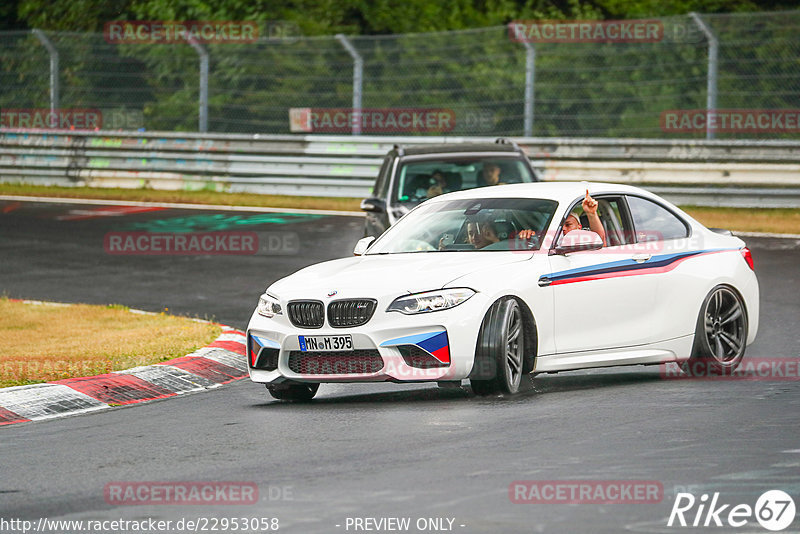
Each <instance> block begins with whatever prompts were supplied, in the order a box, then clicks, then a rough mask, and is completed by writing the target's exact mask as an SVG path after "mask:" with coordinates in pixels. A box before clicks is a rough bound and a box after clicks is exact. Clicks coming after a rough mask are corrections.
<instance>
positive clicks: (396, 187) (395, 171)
mask: <svg viewBox="0 0 800 534" xmlns="http://www.w3.org/2000/svg"><path fill="white" fill-rule="evenodd" d="M498 171H499V173H498ZM538 181H539V177H538V175H537V173H536V172H535V171H534V169H533V167H532V166H531V162H530V160H529V159H528V157H527V156H526V155H525V152H523V150H522V149H521V148H520V147H519V146H517V144H516V143H514V142H512V141H508V140H506V139H498V140H497V141H495V142H494V143H459V144H455V143H454V144H445V145H422V146H411V147H401V146H398V145H395V146H394V148H393V149H392V150H390V151H389V153H388V154H387V155H386V158H385V159H384V160H383V165H381V170H380V172H379V173H378V179H377V180H376V181H375V187H374V188H373V190H372V196H371V197H370V198H366V199H364V200H363V201H361V209H362V210H364V211H365V212H367V216H366V222H365V226H364V236H365V237H367V236H375V237H377V236H379V235H381V234H382V233H383V232H384V231H386V229H387V228H389V226H391V225H392V224H394V223H395V222H396V221H397V220H398V219H399V218H400V217H402V216H403V215H405V214H406V213H408V211H409V210H410V209H411V208H413V207H414V206H416V205H417V204H419V203H420V202H423V201H424V200H427V199H428V198H431V197H432V196H434V195H438V194H441V193H449V192H451V191H460V190H462V189H472V188H474V187H482V186H486V185H495V184H498V185H499V184H510V183H520V182H538Z"/></svg>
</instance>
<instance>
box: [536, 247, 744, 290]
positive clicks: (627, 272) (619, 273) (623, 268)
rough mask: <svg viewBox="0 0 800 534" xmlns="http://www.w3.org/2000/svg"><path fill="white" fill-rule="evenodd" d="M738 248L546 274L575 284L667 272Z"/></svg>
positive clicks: (552, 281)
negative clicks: (693, 259) (696, 260)
mask: <svg viewBox="0 0 800 534" xmlns="http://www.w3.org/2000/svg"><path fill="white" fill-rule="evenodd" d="M732 250H738V249H735V248H723V249H710V250H696V251H692V252H679V253H675V254H660V255H657V256H653V257H652V258H650V259H649V260H647V261H644V262H637V261H634V260H632V259H625V260H620V261H612V262H608V263H601V264H598V265H592V266H588V267H580V268H577V269H569V270H566V271H558V272H555V273H551V274H547V275H544V276H543V277H542V278H548V279H549V280H550V285H551V286H556V285H561V284H574V283H576V282H586V281H589V280H602V279H605V278H619V277H623V276H638V275H642V274H658V273H666V272H669V271H671V270H673V269H675V268H676V267H677V266H678V265H680V264H681V263H682V262H684V261H686V260H688V259H691V258H696V257H698V256H705V255H708V254H716V253H719V252H729V251H732Z"/></svg>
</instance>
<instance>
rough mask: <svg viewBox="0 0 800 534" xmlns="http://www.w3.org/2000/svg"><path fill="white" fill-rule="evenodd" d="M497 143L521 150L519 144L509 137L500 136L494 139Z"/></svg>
mask: <svg viewBox="0 0 800 534" xmlns="http://www.w3.org/2000/svg"><path fill="white" fill-rule="evenodd" d="M494 142H495V144H496V145H511V146H513V147H514V148H516V149H517V150H519V145H518V144H517V143H515V142H514V141H513V140H511V139H508V138H507V137H498V138H497V139H495V140H494Z"/></svg>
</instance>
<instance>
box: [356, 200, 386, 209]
mask: <svg viewBox="0 0 800 534" xmlns="http://www.w3.org/2000/svg"><path fill="white" fill-rule="evenodd" d="M361 211H368V212H371V213H384V212H385V211H386V202H384V201H383V200H381V199H379V198H365V199H364V200H362V201H361Z"/></svg>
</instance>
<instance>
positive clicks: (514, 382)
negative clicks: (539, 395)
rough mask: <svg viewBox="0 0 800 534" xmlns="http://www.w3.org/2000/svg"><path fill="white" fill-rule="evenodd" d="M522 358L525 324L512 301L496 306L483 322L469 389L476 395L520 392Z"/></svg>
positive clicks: (503, 301)
mask: <svg viewBox="0 0 800 534" xmlns="http://www.w3.org/2000/svg"><path fill="white" fill-rule="evenodd" d="M524 354H525V321H524V317H523V314H522V309H521V308H520V305H519V303H518V302H517V301H516V300H515V299H514V298H506V299H503V300H498V301H497V302H495V303H494V304H493V305H492V307H491V308H489V311H488V312H487V313H486V317H484V318H483V323H482V324H481V331H480V334H479V335H478V345H477V347H476V349H475V363H474V365H473V370H472V373H471V374H470V385H471V386H472V391H473V392H475V394H476V395H494V394H498V393H500V394H514V393H517V392H518V391H519V385H520V381H521V379H522V374H523V367H524V360H525V358H524Z"/></svg>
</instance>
